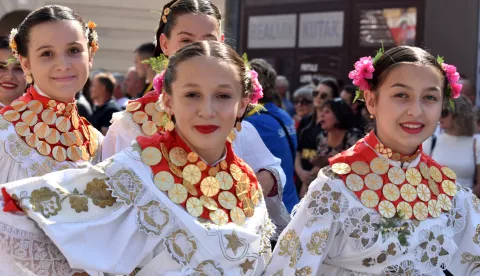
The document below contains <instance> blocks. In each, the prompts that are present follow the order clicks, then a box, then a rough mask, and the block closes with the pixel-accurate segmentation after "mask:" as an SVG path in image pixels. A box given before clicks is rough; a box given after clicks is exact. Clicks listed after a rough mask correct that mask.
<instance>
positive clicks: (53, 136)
mask: <svg viewBox="0 0 480 276" xmlns="http://www.w3.org/2000/svg"><path fill="white" fill-rule="evenodd" d="M45 141H47V142H48V143H49V144H50V145H52V146H53V145H55V144H57V143H58V141H60V133H59V132H58V130H56V129H54V128H51V129H50V134H49V135H48V136H47V137H45Z"/></svg>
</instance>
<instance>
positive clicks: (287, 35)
mask: <svg viewBox="0 0 480 276" xmlns="http://www.w3.org/2000/svg"><path fill="white" fill-rule="evenodd" d="M296 31H297V15H296V14H286V15H269V16H251V17H249V19H248V44H247V47H248V48H249V49H261V48H295V40H296Z"/></svg>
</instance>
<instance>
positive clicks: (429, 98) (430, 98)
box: [425, 96, 437, 101]
mask: <svg viewBox="0 0 480 276" xmlns="http://www.w3.org/2000/svg"><path fill="white" fill-rule="evenodd" d="M425 99H427V100H429V101H437V97H435V96H425Z"/></svg>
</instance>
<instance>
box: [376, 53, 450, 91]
mask: <svg viewBox="0 0 480 276" xmlns="http://www.w3.org/2000/svg"><path fill="white" fill-rule="evenodd" d="M402 63H403V64H405V63H408V64H418V65H425V66H429V67H432V68H433V69H434V70H436V71H437V72H438V74H439V75H440V76H442V77H443V79H444V83H443V97H444V98H445V96H446V88H447V85H448V80H447V78H446V75H445V72H444V71H443V68H442V66H441V65H440V64H439V63H438V62H437V59H436V58H435V57H434V56H432V55H431V54H430V53H428V52H427V51H425V50H423V49H422V48H418V47H412V46H397V47H394V48H391V49H389V50H387V51H385V53H384V54H383V55H382V56H381V57H380V59H379V60H378V61H377V62H376V63H375V66H374V67H375V71H374V72H373V78H372V80H371V81H370V85H371V87H372V89H371V90H372V91H375V90H376V89H378V87H379V86H380V85H382V82H383V81H384V80H385V78H386V77H387V75H388V73H389V72H390V70H392V69H393V68H394V67H395V66H396V65H398V64H402Z"/></svg>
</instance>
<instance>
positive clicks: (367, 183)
mask: <svg viewBox="0 0 480 276" xmlns="http://www.w3.org/2000/svg"><path fill="white" fill-rule="evenodd" d="M354 67H355V68H354V70H353V71H352V72H350V74H349V77H350V79H352V81H353V83H354V84H355V85H356V86H357V88H358V91H357V100H363V101H365V104H366V107H367V109H368V111H369V113H370V114H371V117H372V119H374V121H375V127H374V130H373V131H372V132H370V133H369V134H367V135H366V136H365V137H364V138H363V139H361V140H360V141H358V142H357V143H356V144H355V145H354V146H353V147H351V148H350V149H348V150H346V151H344V152H342V153H340V154H338V155H336V156H334V157H332V158H330V159H329V163H330V165H329V166H328V167H325V168H324V169H322V170H321V171H320V173H319V174H318V176H317V179H316V180H314V181H313V182H312V184H311V185H310V187H309V191H308V193H307V195H306V196H305V197H304V199H303V200H302V202H301V203H300V204H299V205H298V206H297V207H296V212H295V215H294V216H293V218H292V221H291V222H290V224H289V225H288V226H287V228H286V229H285V230H284V231H283V233H282V234H281V236H280V238H279V242H278V244H277V246H276V248H275V250H274V255H273V259H272V261H271V263H270V264H269V266H268V267H267V270H266V273H265V275H297V274H298V275H357V274H358V275H360V274H362V275H443V274H444V270H445V269H448V270H449V271H450V272H451V273H452V274H453V275H477V274H479V273H480V261H479V258H478V256H480V234H479V227H480V226H479V225H480V207H479V206H480V200H479V199H478V198H477V197H476V196H475V195H473V194H472V192H471V190H470V189H469V188H468V187H462V186H461V185H459V181H458V177H457V175H456V174H455V172H454V170H452V169H451V168H449V167H446V166H444V165H441V164H438V163H437V162H436V161H435V160H433V159H432V158H431V157H430V156H428V155H427V154H425V153H424V152H423V149H422V142H424V141H425V140H426V139H427V138H429V137H430V136H431V135H432V133H433V131H434V130H435V128H436V126H437V124H438V122H439V119H440V115H441V113H442V109H444V108H446V107H448V106H451V103H453V102H452V100H453V99H455V98H456V97H458V94H459V93H460V90H461V85H459V84H458V83H457V81H458V73H457V72H456V68H455V67H454V66H452V65H447V64H445V63H443V60H442V59H441V58H439V59H435V58H434V57H433V56H432V55H431V54H429V53H428V52H426V51H425V50H423V49H420V48H417V47H409V46H398V47H395V48H392V49H389V50H388V51H385V52H384V51H383V49H381V50H380V51H379V52H378V53H377V55H376V56H375V57H365V58H362V59H360V60H359V61H358V62H357V63H355V65H354ZM455 103H457V100H455ZM456 108H457V107H455V109H456ZM458 108H464V106H458ZM455 154H456V152H450V156H452V157H453V156H454V155H455Z"/></svg>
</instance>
